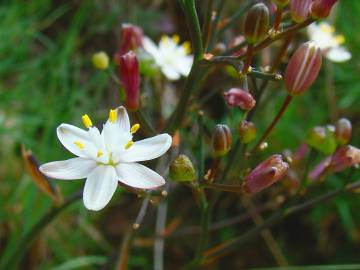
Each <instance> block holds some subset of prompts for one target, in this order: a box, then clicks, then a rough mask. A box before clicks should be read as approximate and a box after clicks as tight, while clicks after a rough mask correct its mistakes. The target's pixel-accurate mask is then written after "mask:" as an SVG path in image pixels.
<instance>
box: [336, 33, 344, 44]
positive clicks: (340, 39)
mask: <svg viewBox="0 0 360 270" xmlns="http://www.w3.org/2000/svg"><path fill="white" fill-rule="evenodd" d="M335 41H336V43H337V44H338V45H341V44H343V43H344V42H345V37H344V36H343V35H336V36H335Z"/></svg>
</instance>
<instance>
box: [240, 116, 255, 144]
mask: <svg viewBox="0 0 360 270" xmlns="http://www.w3.org/2000/svg"><path fill="white" fill-rule="evenodd" d="M238 131H239V138H240V141H241V143H243V144H247V143H250V142H252V141H253V140H254V139H255V138H256V127H255V125H254V123H252V122H249V121H246V120H244V121H241V122H240V124H239V129H238Z"/></svg>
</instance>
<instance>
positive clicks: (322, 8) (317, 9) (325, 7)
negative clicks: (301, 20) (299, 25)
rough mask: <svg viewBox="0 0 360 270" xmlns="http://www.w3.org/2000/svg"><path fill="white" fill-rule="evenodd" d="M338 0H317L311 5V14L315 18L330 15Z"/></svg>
mask: <svg viewBox="0 0 360 270" xmlns="http://www.w3.org/2000/svg"><path fill="white" fill-rule="evenodd" d="M336 2H337V0H315V1H314V2H313V3H312V5H311V7H310V12H311V16H312V17H313V18H314V19H323V18H326V17H328V16H329V14H330V11H331V9H332V7H333V5H334V4H335V3H336Z"/></svg>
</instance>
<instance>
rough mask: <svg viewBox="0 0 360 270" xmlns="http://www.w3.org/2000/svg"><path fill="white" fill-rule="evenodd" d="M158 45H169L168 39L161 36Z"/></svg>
mask: <svg viewBox="0 0 360 270" xmlns="http://www.w3.org/2000/svg"><path fill="white" fill-rule="evenodd" d="M160 43H164V45H169V37H168V36H165V35H163V36H162V37H161V39H160Z"/></svg>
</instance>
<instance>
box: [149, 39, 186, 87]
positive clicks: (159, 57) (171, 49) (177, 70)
mask: <svg viewBox="0 0 360 270" xmlns="http://www.w3.org/2000/svg"><path fill="white" fill-rule="evenodd" d="M178 44H179V36H177V35H175V36H173V37H172V38H170V37H168V36H163V37H162V38H161V40H160V42H159V46H156V44H155V43H154V42H153V41H152V40H151V39H150V38H148V37H144V39H143V49H144V50H145V51H146V52H147V53H148V54H150V55H151V56H152V57H153V58H154V61H155V63H156V64H157V65H158V66H159V67H160V69H161V71H162V73H163V74H164V75H165V76H166V77H167V78H168V79H169V80H178V79H180V77H181V75H183V76H187V75H188V74H189V72H190V69H191V65H192V63H193V57H192V55H190V54H189V53H190V44H189V43H188V42H184V43H183V44H182V45H178Z"/></svg>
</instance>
